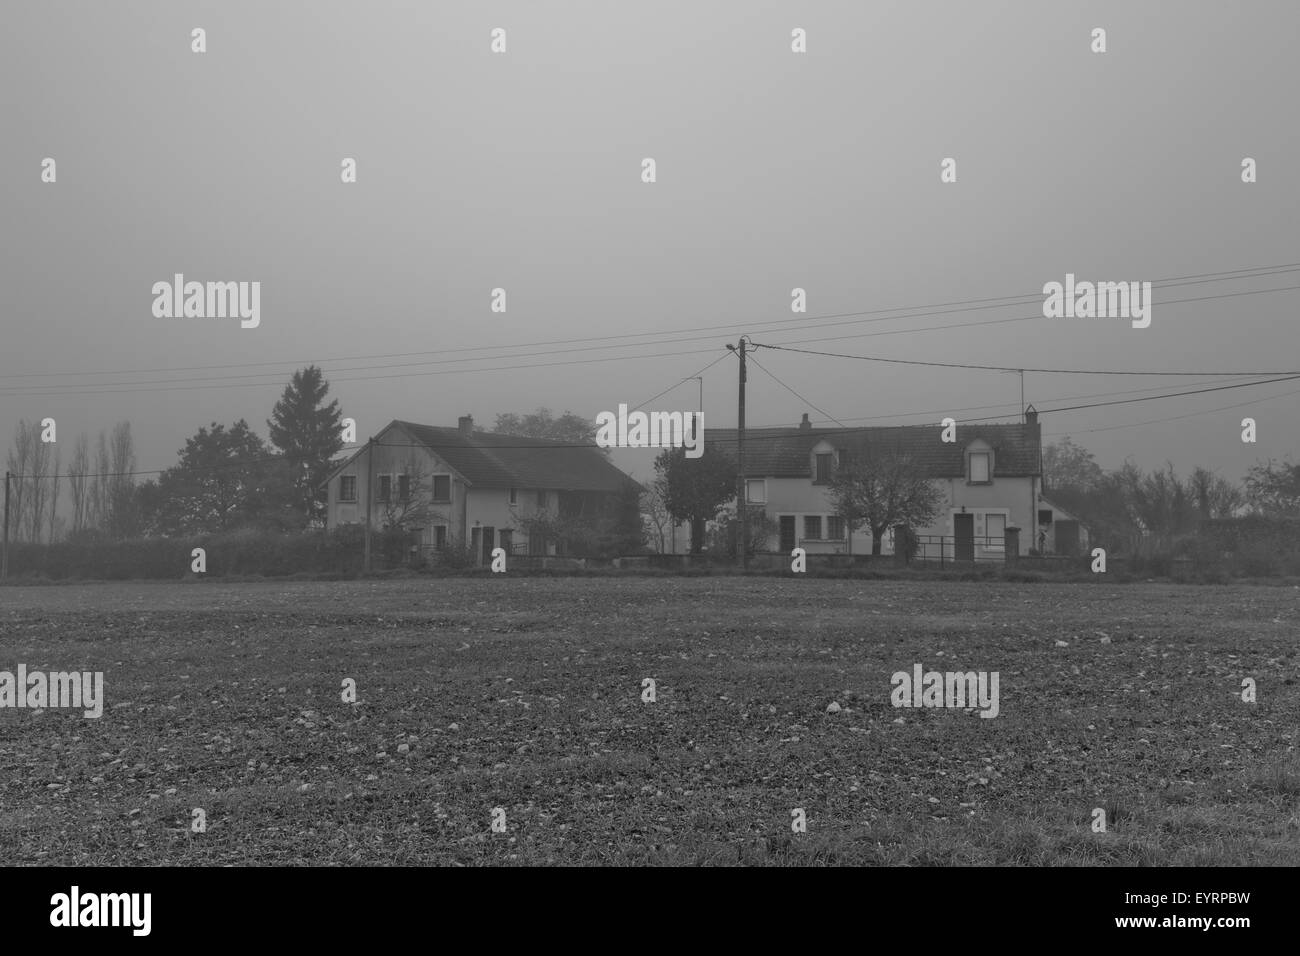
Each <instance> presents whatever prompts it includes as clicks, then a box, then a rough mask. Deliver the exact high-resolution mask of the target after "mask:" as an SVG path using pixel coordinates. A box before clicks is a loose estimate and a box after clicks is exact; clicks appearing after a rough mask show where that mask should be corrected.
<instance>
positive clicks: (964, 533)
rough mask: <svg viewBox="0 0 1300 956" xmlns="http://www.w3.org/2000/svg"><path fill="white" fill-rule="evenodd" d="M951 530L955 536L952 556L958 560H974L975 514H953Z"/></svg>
mask: <svg viewBox="0 0 1300 956" xmlns="http://www.w3.org/2000/svg"><path fill="white" fill-rule="evenodd" d="M952 530H953V534H954V535H955V536H956V543H955V545H954V554H953V557H954V558H956V560H958V561H974V560H975V516H974V515H969V514H968V515H953V516H952Z"/></svg>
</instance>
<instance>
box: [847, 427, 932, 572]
mask: <svg viewBox="0 0 1300 956" xmlns="http://www.w3.org/2000/svg"><path fill="white" fill-rule="evenodd" d="M826 497H827V500H828V501H829V502H830V503H831V505H832V507H833V508H834V510H835V513H836V514H837V515H839V516H840V517H841V518H843V519H844V522H845V524H847V525H848V527H849V531H850V532H852V531H855V530H857V529H858V528H860V527H863V526H865V527H866V528H867V529H868V530H869V531H870V532H871V553H872V554H873V555H879V554H880V549H881V543H882V542H883V540H884V535H885V532H886V531H888V530H889V529H890V528H892V527H894V526H895V525H900V524H901V525H906V526H908V527H909V528H913V529H915V528H923V527H925V526H926V525H928V524H929V523H930V522H931V521H933V520H934V519H935V517H936V516H937V515H938V513H939V508H940V506H941V505H942V503H943V493H942V491H941V490H940V489H939V488H938V486H937V485H935V484H934V482H932V481H931V480H930V479H929V477H928V476H927V475H926V474H925V470H924V469H922V468H921V467H920V466H919V465H918V464H917V463H916V462H915V461H914V460H913V459H912V458H911V457H910V456H908V455H907V454H905V453H903V452H902V451H900V450H898V449H892V450H891V449H880V450H879V451H877V450H876V449H872V450H871V452H870V453H868V454H865V455H859V456H857V457H856V458H853V457H850V456H849V454H848V453H847V452H845V453H843V458H842V460H841V466H840V470H839V471H837V472H836V474H835V475H834V476H833V477H832V478H831V481H830V485H829V487H828V489H827V495H826ZM851 540H852V539H851V538H850V541H851Z"/></svg>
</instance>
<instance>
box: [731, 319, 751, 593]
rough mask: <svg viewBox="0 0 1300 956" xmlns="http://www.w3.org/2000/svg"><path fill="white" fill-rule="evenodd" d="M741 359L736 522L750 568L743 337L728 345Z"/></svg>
mask: <svg viewBox="0 0 1300 956" xmlns="http://www.w3.org/2000/svg"><path fill="white" fill-rule="evenodd" d="M727 348H729V349H731V350H732V351H733V352H735V353H736V354H737V355H738V356H739V357H740V395H739V403H738V406H737V410H736V520H738V521H739V522H740V562H739V563H740V567H741V570H745V569H747V568H748V567H749V516H748V515H747V514H746V513H745V379H746V368H745V353H746V352H747V351H748V343H747V342H746V341H745V337H744V336H743V335H742V336H741V337H740V341H739V342H738V343H736V344H735V345H728V346H727Z"/></svg>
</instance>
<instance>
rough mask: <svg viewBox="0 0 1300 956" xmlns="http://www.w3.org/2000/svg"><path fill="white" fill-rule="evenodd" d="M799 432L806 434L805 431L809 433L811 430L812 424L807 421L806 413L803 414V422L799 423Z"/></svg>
mask: <svg viewBox="0 0 1300 956" xmlns="http://www.w3.org/2000/svg"><path fill="white" fill-rule="evenodd" d="M799 430H800V431H801V432H806V431H811V430H812V422H810V421H808V413H807V412H804V413H803V421H801V422H800V423H799Z"/></svg>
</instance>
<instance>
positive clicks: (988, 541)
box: [707, 406, 1042, 560]
mask: <svg viewBox="0 0 1300 956" xmlns="http://www.w3.org/2000/svg"><path fill="white" fill-rule="evenodd" d="M707 440H708V441H709V442H710V443H711V444H714V445H718V446H722V447H723V448H724V450H726V451H727V453H728V454H731V455H732V456H733V457H734V456H735V454H736V433H735V431H734V430H723V429H712V430H710V432H709V433H708V435H707ZM873 454H875V455H881V454H903V455H906V456H907V457H908V458H910V459H911V460H913V461H914V462H915V463H916V464H917V466H918V467H919V468H921V469H922V471H923V473H924V474H925V475H926V476H928V477H929V478H930V479H931V481H932V482H933V483H934V484H935V485H937V486H938V487H939V489H940V490H941V492H942V494H943V504H942V506H941V509H940V512H939V515H938V517H937V518H936V519H935V521H934V522H933V523H932V524H930V525H929V526H928V527H925V528H915V529H913V530H914V531H915V532H916V533H917V534H918V535H919V536H920V539H921V542H920V553H921V555H922V556H924V557H926V558H930V559H935V560H937V559H938V558H939V556H940V553H941V549H942V554H943V555H944V557H945V558H947V559H956V560H992V559H996V558H1002V557H1005V554H1006V546H1005V540H1006V538H1005V533H1006V529H1007V528H1020V529H1022V530H1021V533H1020V535H1019V553H1021V554H1027V553H1028V552H1029V550H1030V549H1031V548H1033V547H1034V546H1035V529H1036V528H1037V521H1038V517H1039V515H1038V510H1039V492H1040V490H1041V485H1042V465H1041V461H1042V431H1041V426H1040V425H1039V423H1038V414H1037V412H1035V411H1033V409H1032V406H1031V408H1030V410H1029V411H1028V412H1027V414H1026V421H1025V422H1024V423H1016V424H974V425H957V426H956V432H955V441H953V442H944V441H943V440H942V436H941V429H940V428H939V426H937V425H918V426H902V427H880V428H876V427H872V428H813V427H812V425H811V424H810V423H809V420H808V416H807V414H805V415H804V417H803V422H802V423H801V424H800V425H799V426H798V427H797V428H764V429H748V430H746V432H745V488H746V502H747V507H748V508H762V509H763V510H764V512H765V514H766V516H767V517H768V518H769V519H771V520H772V521H773V522H774V523H775V524H776V527H777V535H776V537H777V540H775V541H769V543H768V550H774V551H780V552H783V553H787V554H788V553H789V552H790V551H791V550H792V549H794V548H796V547H799V548H804V549H805V550H806V551H807V552H808V553H809V554H814V553H822V554H827V553H830V554H835V553H839V554H846V553H852V554H870V553H871V548H872V539H871V532H870V530H869V529H867V528H860V529H859V530H857V531H856V532H850V531H849V529H848V528H847V527H846V526H845V522H844V520H843V519H842V518H840V517H838V516H837V515H836V514H835V511H834V508H833V506H832V505H831V502H830V499H829V497H828V488H829V483H830V480H831V478H832V476H834V474H835V473H836V472H837V471H838V470H839V469H841V468H843V467H845V466H846V465H847V464H848V462H849V461H851V460H854V459H857V460H863V459H868V458H870V457H871V456H872V455H873ZM881 550H882V553H884V554H891V553H893V534H892V531H891V532H888V533H886V535H885V538H884V540H883V542H882V547H881Z"/></svg>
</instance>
